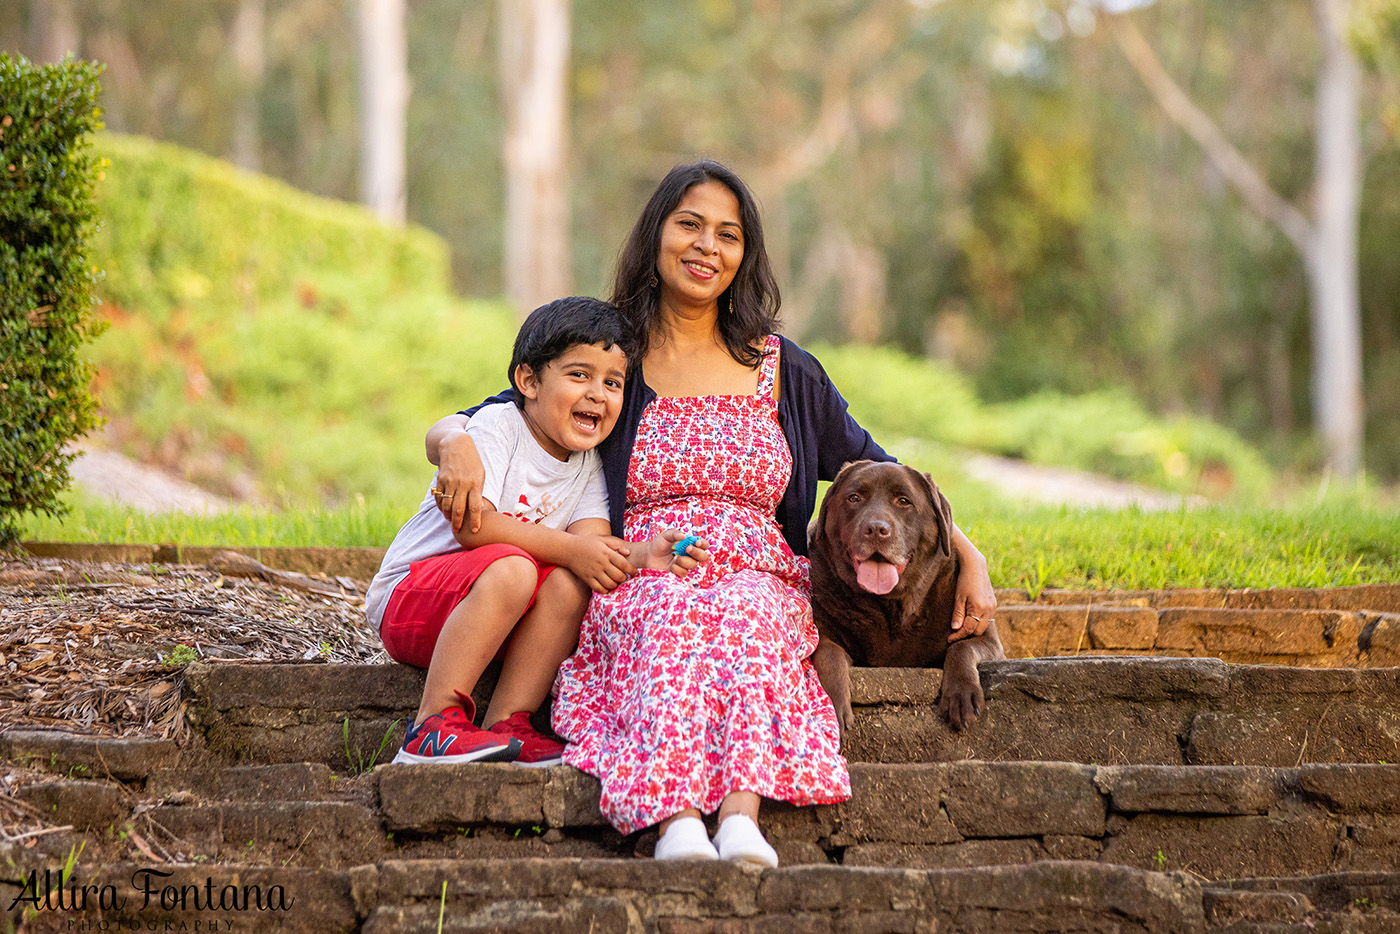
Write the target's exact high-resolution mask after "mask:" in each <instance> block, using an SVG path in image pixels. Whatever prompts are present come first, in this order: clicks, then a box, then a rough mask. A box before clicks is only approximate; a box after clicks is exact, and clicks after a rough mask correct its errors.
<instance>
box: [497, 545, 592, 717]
mask: <svg viewBox="0 0 1400 934" xmlns="http://www.w3.org/2000/svg"><path fill="white" fill-rule="evenodd" d="M588 596H589V590H588V585H587V584H584V583H583V582H582V581H580V580H579V579H578V578H577V577H575V576H574V575H573V574H572V573H571V572H570V571H569V570H568V569H567V568H555V569H554V570H553V571H550V572H549V576H548V577H546V578H545V579H544V583H543V584H541V585H540V591H539V593H538V594H536V595H535V605H534V606H532V607H531V608H530V612H528V613H526V614H525V615H524V616H523V617H522V618H521V619H520V624H519V625H517V626H516V627H515V631H514V632H512V633H511V634H510V636H509V639H508V641H507V642H506V651H505V656H504V658H502V660H501V676H500V678H498V679H497V681H496V691H495V693H494V694H492V695H491V703H490V704H489V705H487V707H486V715H485V716H484V717H482V719H481V725H482V726H485V727H489V726H491V725H492V724H494V723H497V722H499V721H501V720H504V719H505V718H506V717H509V716H510V715H511V714H513V713H515V712H516V711H519V710H528V711H530V712H532V713H533V712H534V711H536V710H538V709H539V707H540V704H543V703H544V699H545V697H546V696H548V694H549V688H550V685H552V684H553V683H554V675H555V674H556V673H557V672H558V671H559V666H560V665H561V664H563V662H564V659H566V658H568V657H569V655H571V654H572V653H573V651H574V649H575V648H576V647H577V646H578V628H579V624H580V623H581V622H583V613H584V611H585V610H586V609H588Z"/></svg>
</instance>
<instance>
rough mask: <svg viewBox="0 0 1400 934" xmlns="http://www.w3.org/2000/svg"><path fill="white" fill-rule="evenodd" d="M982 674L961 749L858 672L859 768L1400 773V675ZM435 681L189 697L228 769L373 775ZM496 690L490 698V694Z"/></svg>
mask: <svg viewBox="0 0 1400 934" xmlns="http://www.w3.org/2000/svg"><path fill="white" fill-rule="evenodd" d="M981 674H982V685H983V690H984V691H985V693H986V698H987V706H986V712H985V713H984V715H983V717H982V718H981V719H980V720H979V721H978V722H977V723H976V724H974V725H973V727H972V728H971V729H968V730H966V731H964V732H962V733H954V732H952V731H951V730H950V729H949V728H948V727H947V725H946V724H945V723H944V722H943V721H942V719H941V718H940V717H939V716H938V713H937V710H936V708H935V706H934V702H935V699H936V698H937V696H938V689H939V684H940V679H941V672H938V671H930V670H918V669H891V668H884V669H874V668H871V669H857V670H856V671H855V672H854V673H853V683H854V698H853V699H854V703H855V705H856V719H857V722H856V726H855V728H854V729H853V730H852V731H851V733H850V734H849V735H848V736H847V737H846V740H845V745H844V747H843V751H844V752H845V754H846V756H847V758H848V759H850V760H851V761H858V762H887V763H898V762H939V761H958V760H964V759H983V760H1007V761H1011V760H1039V761H1057V762H1084V763H1099V764H1105V765H1107V764H1119V765H1128V764H1161V765H1183V764H1194V765H1268V766H1293V765H1298V764H1301V763H1308V762H1363V763H1375V762H1381V761H1385V762H1400V668H1375V669H1311V668H1292V667H1278V666H1240V665H1229V664H1226V663H1224V662H1221V661H1219V660H1216V659H1163V658H1141V657H1081V658H1061V659H1023V660H1013V661H1003V662H991V663H987V664H985V665H983V666H982V670H981ZM422 677H423V675H422V672H420V671H417V670H415V669H411V668H407V667H404V666H399V665H324V664H266V665H246V664H230V663H198V664H194V665H191V666H190V667H189V669H188V670H187V673H186V683H187V686H188V687H189V689H190V690H191V692H192V695H193V696H192V699H191V705H190V716H191V719H192V721H193V723H194V725H195V728H196V730H197V731H198V733H199V734H200V735H201V736H202V737H203V740H204V742H205V743H206V745H207V748H208V751H209V752H210V753H212V754H213V755H214V756H215V757H216V758H218V759H221V760H223V761H225V762H229V763H244V764H262V763H273V762H320V763H324V764H326V765H328V766H330V767H331V768H332V769H333V770H335V771H337V772H359V771H364V770H365V769H367V768H368V767H370V766H371V765H373V764H374V763H375V762H385V761H388V760H389V759H390V758H392V757H393V754H394V752H395V751H396V749H397V747H398V744H399V743H400V742H401V741H402V736H403V725H404V722H405V721H406V719H407V718H408V717H410V716H411V715H412V714H413V712H414V711H415V710H416V709H417V706H418V700H419V697H420V693H421V690H422ZM488 687H489V685H485V684H483V685H479V686H478V693H482V692H484V691H485V690H486V689H487V688H488ZM308 698H310V699H314V700H313V702H311V703H308ZM478 706H479V707H480V706H481V705H480V704H478Z"/></svg>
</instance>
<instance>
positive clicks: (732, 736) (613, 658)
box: [427, 161, 996, 866]
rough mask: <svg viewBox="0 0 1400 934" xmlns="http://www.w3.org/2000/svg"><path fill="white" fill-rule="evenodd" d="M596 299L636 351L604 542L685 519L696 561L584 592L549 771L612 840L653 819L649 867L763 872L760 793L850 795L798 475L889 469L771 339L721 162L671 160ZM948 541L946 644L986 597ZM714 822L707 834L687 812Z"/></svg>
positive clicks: (443, 426)
mask: <svg viewBox="0 0 1400 934" xmlns="http://www.w3.org/2000/svg"><path fill="white" fill-rule="evenodd" d="M612 300H613V302H614V303H615V304H617V305H618V306H619V307H620V308H621V309H622V310H623V312H624V313H625V314H626V315H627V316H628V318H629V319H630V320H631V321H632V322H633V323H634V324H635V325H636V327H637V328H638V331H639V333H640V335H641V337H642V340H643V341H644V349H643V353H642V355H641V357H640V359H641V361H642V362H641V365H639V366H635V367H634V368H633V371H632V372H631V373H629V374H628V379H627V388H626V396H625V398H624V400H623V411H622V414H621V416H620V417H619V419H618V423H617V427H616V428H615V429H614V431H613V434H612V435H611V436H610V437H609V438H608V439H607V440H606V441H605V442H604V443H603V444H602V445H601V446H600V449H599V450H600V452H601V453H602V457H603V462H604V471H605V474H606V476H607V482H608V492H609V499H610V509H611V512H612V522H613V528H614V531H615V532H619V533H620V532H621V530H623V529H625V535H626V536H627V537H629V538H633V539H635V538H636V536H639V535H640V536H643V537H646V536H649V535H650V534H652V530H656V529H661V528H688V529H692V530H693V531H694V532H695V533H697V534H699V535H701V536H702V537H703V539H704V541H705V542H706V543H707V544H708V547H709V549H710V553H711V560H710V563H709V564H707V565H704V566H703V567H702V568H701V569H700V570H699V571H697V572H696V573H694V574H692V575H691V577H690V578H689V579H688V580H686V581H680V580H679V579H677V578H675V577H674V576H673V575H660V574H654V573H652V572H649V571H641V572H638V573H637V575H636V576H635V577H633V578H631V579H630V580H628V581H626V582H624V583H623V584H621V585H620V586H618V587H617V589H615V590H613V591H612V592H611V593H609V594H599V595H595V596H594V597H593V599H592V602H591V604H590V606H589V610H588V614H587V616H586V617H585V619H584V622H583V628H582V633H581V635H580V641H579V647H578V650H577V652H575V653H574V655H573V656H572V657H571V658H570V659H569V660H568V661H566V662H565V663H564V665H563V667H561V669H560V671H559V676H558V678H557V679H556V681H555V690H556V694H557V697H556V700H555V703H554V714H553V722H554V728H555V729H556V730H557V731H558V732H559V733H560V735H562V736H564V737H566V738H567V739H568V740H569V744H570V745H569V747H568V749H567V751H566V753H565V757H564V758H565V761H566V762H568V763H570V764H572V765H574V766H576V767H578V768H580V769H582V770H583V771H585V772H588V773H590V774H592V775H596V776H598V778H599V779H600V780H601V782H602V787H603V793H602V801H601V807H602V810H603V813H604V815H606V816H607V818H608V819H609V820H610V821H611V822H612V823H613V824H614V825H615V826H616V827H618V829H620V830H621V831H623V832H624V833H630V832H632V831H635V830H639V829H641V828H643V827H647V826H651V825H652V824H659V825H660V829H661V835H660V838H659V839H658V841H657V847H656V856H657V858H658V859H715V858H724V859H729V860H732V861H738V862H746V863H751V864H756V865H765V866H776V865H777V855H776V853H774V851H773V849H772V848H771V847H770V846H769V845H768V843H767V842H766V841H765V840H764V838H763V835H762V833H761V831H760V830H759V828H758V823H757V821H758V808H759V800H760V796H766V797H770V798H777V799H781V800H786V801H791V802H793V803H796V804H820V803H829V802H835V801H841V800H845V799H846V798H849V797H850V778H849V775H848V773H847V771H846V762H845V759H844V758H842V756H841V754H840V740H839V737H838V732H837V725H836V719H835V714H834V712H833V710H832V706H831V702H830V700H829V699H828V698H827V697H826V695H825V693H824V692H823V691H822V688H821V685H820V683H819V682H818V680H817V675H816V671H815V669H814V668H813V667H812V664H811V661H810V655H811V653H812V651H813V650H814V649H815V648H816V644H817V633H816V629H815V627H814V625H813V623H812V610H811V603H810V597H809V594H810V584H809V580H808V565H807V560H806V548H807V544H806V525H807V521H808V519H809V518H810V516H811V515H812V511H813V508H814V507H815V505H816V496H817V481H818V480H820V479H826V480H829V479H831V478H832V477H833V476H835V474H836V472H837V471H838V470H839V469H840V467H841V465H842V464H844V463H846V462H847V461H851V460H857V459H861V458H871V459H876V460H890V459H891V458H890V457H889V456H888V455H887V454H886V453H885V452H884V451H883V450H881V448H880V447H879V446H878V445H877V444H875V442H874V441H873V440H872V439H871V437H870V435H869V434H868V433H867V432H865V431H864V430H863V429H862V428H861V427H860V426H859V425H857V424H856V423H855V421H854V420H853V419H852V418H851V417H850V416H849V415H848V414H847V412H846V403H845V401H844V400H843V399H842V398H841V397H840V395H839V394H838V393H837V392H836V390H835V388H834V387H833V386H832V385H831V383H830V381H829V380H828V379H827V376H826V374H825V372H824V371H823V370H822V369H821V366H820V365H819V364H818V363H817V362H816V360H815V359H814V358H813V357H811V356H810V355H809V354H807V353H806V352H805V351H803V350H801V349H800V348H798V347H797V346H796V345H795V344H793V343H792V342H791V341H788V340H786V339H784V338H779V337H777V336H775V334H774V332H775V331H776V330H777V325H778V322H777V312H778V305H779V298H778V289H777V285H776V283H775V282H774V279H773V274H772V271H771V269H770V267H769V262H768V256H767V253H766V251H765V249H764V245H763V228H762V225H761V223H760V220H759V216H758V208H757V205H756V203H755V201H754V198H753V196H752V195H751V194H750V193H749V190H748V188H747V187H746V186H745V185H744V183H743V182H742V181H741V180H740V179H739V178H738V176H736V175H735V174H734V173H733V172H731V171H729V170H728V169H727V168H725V167H724V166H722V165H720V164H718V163H715V162H710V161H705V162H699V163H696V164H693V165H682V166H678V167H676V168H675V169H673V170H672V171H671V172H670V174H668V175H667V176H666V178H665V179H663V180H662V182H661V184H660V185H659V186H658V187H657V189H656V191H655V192H654V193H653V194H652V196H651V199H650V201H648V203H647V205H646V207H645V208H644V209H643V211H642V214H641V216H640V217H639V218H638V220H637V223H636V225H635V227H634V228H633V230H632V233H631V235H630V236H629V237H628V240H627V243H626V245H625V247H624V249H623V253H622V256H621V258H620V259H619V262H618V268H617V272H616V278H615V280H614V285H613V296H612ZM497 398H498V399H499V398H501V397H497ZM463 421H464V419H463V416H462V415H456V416H449V417H448V418H446V419H443V420H442V421H440V422H439V423H438V424H437V425H435V426H434V427H433V429H432V430H431V431H430V432H429V436H428V439H427V445H428V456H429V459H430V460H433V462H434V463H436V464H438V466H439V470H438V477H439V480H440V481H441V482H442V485H443V487H444V489H446V490H447V494H448V495H447V496H445V497H444V503H443V511H444V512H445V513H447V514H448V515H449V516H450V517H451V518H452V521H453V523H454V525H456V526H460V524H461V522H462V521H463V519H464V517H470V518H471V521H472V522H473V524H474V523H475V521H476V520H475V515H474V513H473V512H472V505H473V504H472V502H471V500H472V498H473V497H474V496H475V495H477V492H476V491H477V490H478V489H479V485H480V484H479V481H478V480H477V476H478V474H479V471H480V467H479V464H478V463H477V462H476V459H475V454H474V452H473V451H472V450H471V448H470V445H471V442H470V440H467V439H466V436H465V435H464V434H462V433H461V425H462V424H463ZM954 543H955V546H956V547H957V550H958V553H959V557H960V559H961V561H962V567H963V569H964V570H963V573H962V575H961V577H960V579H959V582H958V607H959V613H958V616H959V617H961V616H962V614H963V613H965V614H966V619H967V620H968V623H967V625H965V626H963V627H962V629H961V631H960V635H962V636H972V635H977V634H979V633H980V632H981V631H983V629H985V624H984V623H982V622H981V620H985V619H988V618H990V617H991V616H992V615H993V610H994V609H995V606H996V598H995V596H994V593H993V590H992V586H991V582H990V580H989V579H988V577H987V572H986V561H985V559H984V558H983V557H982V555H981V553H980V552H978V551H977V549H976V548H975V547H973V545H972V543H971V542H969V541H968V540H967V538H966V536H964V535H963V534H962V532H961V531H958V530H956V529H955V530H954ZM979 617H980V618H981V619H980V620H979V619H978V618H979ZM974 620H976V621H977V623H978V625H977V626H973V625H972V621H974ZM716 810H718V815H719V832H718V833H717V834H716V836H715V841H714V844H712V843H711V841H710V840H709V838H708V835H707V834H706V831H705V827H704V824H703V822H702V821H701V814H702V813H705V812H713V811H716Z"/></svg>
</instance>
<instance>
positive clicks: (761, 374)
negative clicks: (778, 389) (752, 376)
mask: <svg viewBox="0 0 1400 934" xmlns="http://www.w3.org/2000/svg"><path fill="white" fill-rule="evenodd" d="M781 346H782V341H781V340H779V339H778V335H776V334H769V335H768V339H767V340H765V341H764V342H763V350H764V354H765V356H764V358H763V362H762V363H760V364H759V368H758V392H757V393H756V395H760V396H768V397H769V398H771V397H772V395H773V383H774V382H775V381H776V380H777V378H778V348H779V347H781Z"/></svg>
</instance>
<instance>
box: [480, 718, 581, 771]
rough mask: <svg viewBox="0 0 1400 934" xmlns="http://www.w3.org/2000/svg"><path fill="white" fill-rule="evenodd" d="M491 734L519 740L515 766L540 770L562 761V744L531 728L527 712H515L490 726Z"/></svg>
mask: <svg viewBox="0 0 1400 934" xmlns="http://www.w3.org/2000/svg"><path fill="white" fill-rule="evenodd" d="M491 732H492V733H496V734H498V735H501V736H513V737H514V738H515V739H516V740H519V742H520V755H519V756H518V757H517V758H516V760H515V764H516V765H523V766H525V767H526V768H531V769H541V768H544V767H545V766H547V765H558V764H559V763H561V762H563V761H564V744H563V743H556V742H555V741H554V740H552V739H550V738H549V737H548V736H545V735H544V734H542V733H540V731H539V730H536V729H535V728H534V727H533V726H531V725H530V711H528V710H517V711H516V712H515V713H513V714H511V715H510V716H509V717H506V718H505V719H504V720H501V721H498V722H497V723H494V724H492V725H491Z"/></svg>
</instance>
